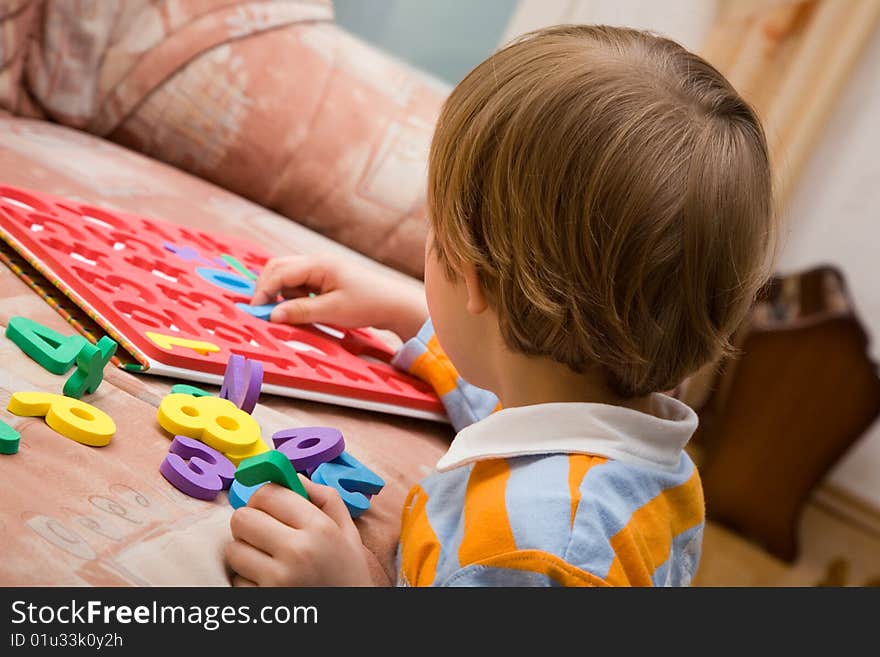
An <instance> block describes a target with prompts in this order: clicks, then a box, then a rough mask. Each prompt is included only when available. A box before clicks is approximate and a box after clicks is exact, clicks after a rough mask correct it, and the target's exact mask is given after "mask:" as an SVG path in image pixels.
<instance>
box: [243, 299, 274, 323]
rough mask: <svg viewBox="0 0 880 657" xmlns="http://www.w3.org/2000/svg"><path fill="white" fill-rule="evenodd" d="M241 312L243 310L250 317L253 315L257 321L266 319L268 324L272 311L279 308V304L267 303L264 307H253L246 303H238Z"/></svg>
mask: <svg viewBox="0 0 880 657" xmlns="http://www.w3.org/2000/svg"><path fill="white" fill-rule="evenodd" d="M235 305H236V306H238V308H239V310H243V311H244V312H246V313H247V314H248V315H253V316H254V317H256V318H257V319H264V320H266V321H267V322H268V321H269V317H270V316H271V315H272V310H273V309H274V308H275V306H277V305H278V304H277V303H267V304H264V305H262V306H251V305H249V304H246V303H237V304H235Z"/></svg>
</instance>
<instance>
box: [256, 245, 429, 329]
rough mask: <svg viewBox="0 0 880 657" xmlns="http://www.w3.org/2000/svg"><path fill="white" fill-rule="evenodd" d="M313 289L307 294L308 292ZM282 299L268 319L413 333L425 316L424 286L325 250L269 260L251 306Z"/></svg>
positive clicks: (426, 310)
mask: <svg viewBox="0 0 880 657" xmlns="http://www.w3.org/2000/svg"><path fill="white" fill-rule="evenodd" d="M311 292H314V293H316V294H315V296H311V297H310V296H309V293H311ZM279 294H280V295H281V296H282V297H284V298H285V299H287V300H286V301H284V302H282V303H280V304H279V305H278V307H276V308H275V309H274V310H273V311H272V316H271V320H272V321H273V322H283V323H287V324H308V323H312V322H321V323H327V324H335V325H337V326H341V327H343V328H359V327H361V326H375V327H376V328H382V329H388V330H391V331H394V332H395V333H397V334H398V335H399V336H400V337H401V338H402V339H403V340H407V339H409V338H411V337H412V336H414V335H415V334H416V333H417V332H418V330H419V328H420V327H421V325H422V324H423V323H424V321H425V320H426V319H427V317H428V308H427V304H426V302H425V292H424V287H423V286H422V285H421V284H419V283H418V282H417V281H407V280H405V279H403V278H397V277H395V276H394V275H393V274H388V273H384V272H382V271H378V270H374V269H371V268H368V267H364V266H363V265H358V264H356V263H353V262H350V261H347V260H345V259H343V258H341V257H338V256H330V255H315V256H312V255H295V256H287V257H283V258H274V259H272V260H270V261H269V262H268V263H267V264H266V266H265V268H264V269H263V271H262V273H261V274H260V277H259V279H258V280H257V282H256V290H255V292H254V297H253V299H252V300H251V304H252V305H262V304H267V303H273V302H275V300H276V298H277V296H278V295H279Z"/></svg>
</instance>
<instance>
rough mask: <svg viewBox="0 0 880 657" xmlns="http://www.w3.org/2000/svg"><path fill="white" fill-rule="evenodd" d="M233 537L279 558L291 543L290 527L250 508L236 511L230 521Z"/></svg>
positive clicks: (246, 507)
mask: <svg viewBox="0 0 880 657" xmlns="http://www.w3.org/2000/svg"><path fill="white" fill-rule="evenodd" d="M229 528H230V529H231V530H232V537H233V538H235V539H238V540H240V541H244V542H245V543H247V544H248V545H252V546H253V547H255V548H257V549H258V550H261V551H262V552H265V553H266V554H269V555H273V556H277V555H278V554H280V553H281V552H282V551H283V550H284V546H285V545H286V544H287V543H289V542H290V527H287V526H286V525H284V524H282V523H281V522H279V521H278V520H275V518H273V517H272V516H270V515H268V514H267V513H264V512H263V511H260V510H258V509H254V508H251V507H249V506H245V507H242V508H240V509H236V510H235V512H234V513H233V514H232V518H230V520H229Z"/></svg>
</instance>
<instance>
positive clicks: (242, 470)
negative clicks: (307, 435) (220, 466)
mask: <svg viewBox="0 0 880 657" xmlns="http://www.w3.org/2000/svg"><path fill="white" fill-rule="evenodd" d="M235 480H236V481H238V482H240V483H242V484H244V485H245V486H256V485H257V484H262V483H264V482H270V481H271V482H272V483H274V484H279V485H281V486H284V487H285V488H289V489H290V490H292V491H293V492H294V493H297V494H298V495H302V496H303V497H304V498H306V499H309V494H308V493H307V492H306V489H305V488H304V487H303V485H302V482H301V481H300V480H299V475H298V474H296V470H294V469H293V466H292V465H291V464H290V460H289V459H288V458H287V457H286V456H285V455H284V454H282V453H281V452H279V451H278V450H277V449H273V450H271V451H269V452H263V453H262V454H257V455H256V456H252V457H251V458H249V459H245V460H244V461H242V462H241V463H239V464H238V469H237V470H236V471H235Z"/></svg>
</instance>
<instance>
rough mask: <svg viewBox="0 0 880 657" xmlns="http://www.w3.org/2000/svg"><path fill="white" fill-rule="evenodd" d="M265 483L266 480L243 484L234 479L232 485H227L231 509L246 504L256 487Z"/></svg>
mask: <svg viewBox="0 0 880 657" xmlns="http://www.w3.org/2000/svg"><path fill="white" fill-rule="evenodd" d="M266 483H267V482H265V481H264V482H263V483H261V484H257V485H256V486H245V485H244V484H243V483H241V482H240V481H239V480H238V479H235V480H234V481H233V482H232V486H230V487H229V504H230V505H232V508H233V509H238V508H241V507H243V506H247V503H248V500H249V499H251V495H253V494H254V493H255V492H256V490H257V489H258V488H261V487H262V486H265V485H266Z"/></svg>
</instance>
